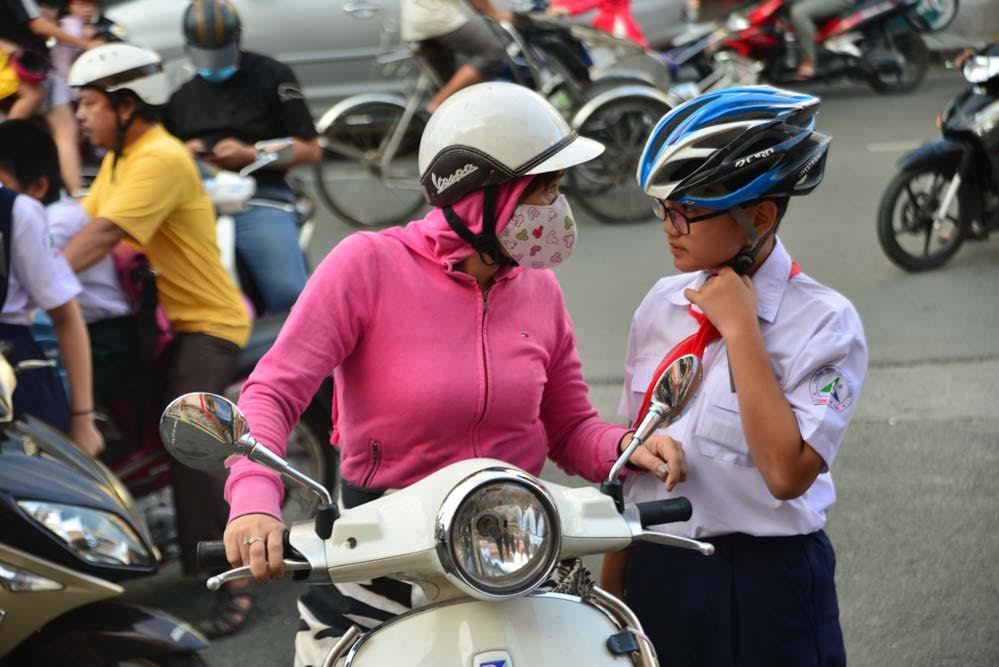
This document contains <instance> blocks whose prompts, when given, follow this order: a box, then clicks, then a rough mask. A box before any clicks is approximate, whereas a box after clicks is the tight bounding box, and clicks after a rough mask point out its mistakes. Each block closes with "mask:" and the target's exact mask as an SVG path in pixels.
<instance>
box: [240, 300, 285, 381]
mask: <svg viewBox="0 0 999 667" xmlns="http://www.w3.org/2000/svg"><path fill="white" fill-rule="evenodd" d="M287 317H288V313H286V312H285V313H274V314H272V315H264V316H263V317H260V318H257V320H256V321H255V322H254V323H253V331H252V332H251V333H250V339H249V340H248V341H247V342H246V345H245V346H244V347H243V349H242V350H240V351H239V357H238V358H237V360H236V377H237V378H239V379H243V378H245V377H247V376H248V375H249V374H250V373H251V372H252V371H253V368H254V367H255V366H256V365H257V362H258V361H260V358H261V357H263V356H264V354H266V352H267V350H269V349H271V347H272V346H273V345H274V341H275V340H277V337H278V333H280V332H281V327H282V325H284V321H285V319H287Z"/></svg>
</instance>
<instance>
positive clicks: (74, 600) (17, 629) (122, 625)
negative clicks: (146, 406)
mask: <svg viewBox="0 0 999 667" xmlns="http://www.w3.org/2000/svg"><path fill="white" fill-rule="evenodd" d="M32 365H35V366H38V365H44V366H50V365H51V364H50V363H49V362H41V363H39V362H24V363H22V364H21V367H25V366H27V367H28V368H29V369H30V367H31V366H32ZM25 372H36V371H34V370H26V371H25ZM13 385H14V372H13V370H12V369H11V367H10V364H9V363H8V362H7V360H6V359H5V358H3V357H2V356H0V665H2V666H3V667H8V666H10V667H14V666H17V667H23V666H24V665H31V666H32V667H50V666H52V667H56V666H58V667H61V666H63V665H67V666H68V665H74V666H75V665H86V666H87V667H105V666H107V667H111V666H112V665H119V664H122V663H125V664H142V665H148V666H150V667H152V666H155V665H161V666H164V667H165V666H167V665H170V666H171V667H183V666H196V665H204V664H205V663H204V661H203V660H202V659H201V658H200V656H199V655H198V653H197V651H199V650H200V649H203V648H205V647H206V646H207V645H208V644H207V642H206V641H205V638H204V637H203V636H201V635H200V634H199V633H198V632H197V631H196V630H194V629H193V628H192V627H191V626H189V625H188V624H187V623H185V622H183V621H181V620H179V619H177V618H175V617H173V616H171V615H169V614H167V613H165V612H163V611H160V610H157V609H152V608H149V607H145V606H141V605H136V604H131V603H126V602H122V601H119V600H117V599H116V598H117V597H119V596H120V595H121V594H122V593H123V591H124V589H123V588H122V587H121V586H120V585H119V583H118V582H122V581H125V580H128V579H133V578H136V577H146V576H150V575H152V574H154V573H155V572H156V571H157V568H158V559H159V552H158V551H157V550H156V547H155V545H154V543H153V539H152V536H151V535H150V534H149V531H148V529H147V528H146V524H145V522H144V521H143V518H142V515H141V513H140V512H139V510H138V509H137V508H136V506H135V503H134V501H133V500H132V497H131V495H130V494H129V492H128V491H127V490H126V489H125V487H124V486H123V485H122V484H121V482H119V481H118V480H117V479H116V478H115V476H114V475H112V474H111V472H110V471H109V470H108V469H107V468H106V467H104V466H103V465H102V464H101V463H99V462H97V461H95V460H93V459H91V458H90V457H89V456H87V455H86V454H84V453H83V452H82V451H80V450H79V449H78V448H77V447H76V446H75V445H73V444H72V443H71V442H69V441H68V440H66V438H65V436H63V435H62V434H61V433H59V432H57V431H55V430H53V429H51V428H49V427H48V426H47V425H45V424H44V423H42V422H40V421H39V420H37V419H34V418H32V417H25V418H23V419H22V418H17V419H14V418H13V413H12V409H11V408H12V405H11V400H10V399H11V395H12V394H13V390H14V386H13Z"/></svg>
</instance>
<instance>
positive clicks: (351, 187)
mask: <svg viewBox="0 0 999 667" xmlns="http://www.w3.org/2000/svg"><path fill="white" fill-rule="evenodd" d="M402 114H403V109H402V107H399V106H397V105H395V104H388V103H385V102H364V103H361V104H358V105H357V106H355V107H354V108H352V109H350V110H349V111H347V112H345V113H343V114H342V115H341V116H340V117H339V118H338V119H337V120H336V121H334V122H333V124H332V125H330V127H329V128H327V129H326V131H325V132H324V133H323V136H322V143H323V157H322V159H321V160H320V161H319V163H318V164H317V165H316V166H315V169H314V176H315V181H316V190H317V191H318V192H319V197H320V199H322V201H323V203H324V204H325V205H326V207H327V208H328V209H329V210H330V212H332V213H333V214H334V215H335V216H336V217H337V218H339V219H340V220H343V221H344V222H346V223H347V224H348V225H351V226H352V227H359V228H362V229H363V228H378V227H387V226H390V225H398V224H400V223H404V222H408V221H409V220H410V219H412V217H413V216H414V214H415V213H416V212H417V211H419V210H420V209H422V208H423V207H424V206H425V205H426V204H425V202H424V200H423V193H422V192H421V191H420V189H419V185H418V183H419V168H418V166H417V152H418V150H419V147H420V137H421V136H422V134H423V128H424V126H425V125H426V117H425V116H424V115H423V114H419V113H418V114H416V115H415V116H414V117H413V119H412V121H410V124H409V128H408V129H407V130H406V132H405V134H404V136H403V139H402V142H401V143H400V145H399V148H398V149H397V151H396V156H395V158H394V159H393V161H392V165H391V166H392V170H393V177H394V180H395V179H398V180H399V181H405V186H404V187H403V184H402V183H400V185H399V186H391V187H390V186H389V185H387V184H386V183H385V181H384V180H383V178H382V176H383V174H382V167H381V164H380V162H381V156H382V154H383V153H384V151H385V148H386V146H387V144H388V142H389V139H390V138H391V135H392V132H393V130H394V129H395V128H396V126H397V125H398V123H399V121H400V119H401V118H402Z"/></svg>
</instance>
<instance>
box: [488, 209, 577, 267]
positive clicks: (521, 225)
mask: <svg viewBox="0 0 999 667" xmlns="http://www.w3.org/2000/svg"><path fill="white" fill-rule="evenodd" d="M576 234H577V231H576V223H575V222H574V221H573V219H572V210H571V209H570V208H569V203H568V202H567V201H566V199H565V197H564V196H561V195H560V196H559V197H558V198H557V199H556V200H555V201H554V202H552V203H551V204H549V205H547V206H536V205H534V204H521V205H519V206H517V207H516V209H515V210H514V211H513V212H512V214H511V216H510V220H509V222H508V223H507V225H506V227H504V228H503V229H502V231H500V233H499V234H497V238H498V239H499V242H500V244H501V245H502V246H503V248H504V249H505V250H506V252H507V253H508V254H509V256H510V257H511V258H512V259H513V261H515V262H516V263H517V264H518V265H520V266H521V267H522V268H524V269H550V268H553V267H556V266H559V265H561V264H563V263H565V262H566V261H567V260H568V259H569V257H570V255H572V249H573V248H574V247H575V244H576Z"/></svg>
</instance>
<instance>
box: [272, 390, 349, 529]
mask: <svg viewBox="0 0 999 667" xmlns="http://www.w3.org/2000/svg"><path fill="white" fill-rule="evenodd" d="M329 436H330V425H329V417H328V415H327V414H326V413H325V412H324V410H323V409H322V407H321V406H319V405H316V404H313V405H310V406H309V409H308V410H306V411H305V414H304V415H302V418H301V419H300V420H299V422H298V423H297V424H295V428H293V429H292V431H291V434H290V435H289V436H288V450H287V452H286V454H285V458H286V459H287V461H288V463H290V464H291V465H292V467H294V468H295V469H296V470H299V471H301V472H303V473H305V474H306V475H308V476H309V477H311V478H312V479H314V480H316V481H317V482H320V483H322V484H324V485H325V486H326V488H327V489H330V490H332V489H333V488H334V483H335V479H336V452H335V451H334V449H333V447H332V446H330V442H329V441H330V437H329ZM282 481H283V482H284V485H285V486H284V504H282V506H281V516H282V518H283V519H284V522H285V524H286V525H289V526H290V525H291V524H292V523H293V522H295V521H301V520H302V519H308V518H309V517H311V516H312V515H314V514H315V513H316V509H317V508H318V507H319V498H318V497H317V496H316V494H314V493H313V492H312V491H309V490H308V489H306V488H304V487H302V486H300V485H298V484H294V483H291V482H286V481H284V480H283V479H282Z"/></svg>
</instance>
